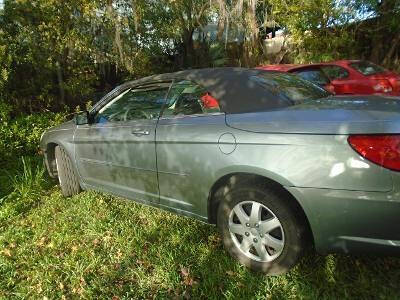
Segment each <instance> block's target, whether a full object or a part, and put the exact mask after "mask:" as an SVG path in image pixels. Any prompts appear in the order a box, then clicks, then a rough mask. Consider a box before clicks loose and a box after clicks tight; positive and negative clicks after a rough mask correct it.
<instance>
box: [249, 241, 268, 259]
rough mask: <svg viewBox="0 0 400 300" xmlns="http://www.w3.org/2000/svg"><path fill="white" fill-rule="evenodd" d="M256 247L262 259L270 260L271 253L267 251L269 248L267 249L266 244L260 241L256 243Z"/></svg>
mask: <svg viewBox="0 0 400 300" xmlns="http://www.w3.org/2000/svg"><path fill="white" fill-rule="evenodd" d="M253 245H254V248H255V249H256V251H257V254H258V256H259V257H260V259H262V260H269V256H270V255H269V253H268V252H267V249H265V245H263V243H261V241H260V242H258V243H254V244H253Z"/></svg>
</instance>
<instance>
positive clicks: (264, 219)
mask: <svg viewBox="0 0 400 300" xmlns="http://www.w3.org/2000/svg"><path fill="white" fill-rule="evenodd" d="M285 196H286V195H285V194H284V193H280V192H279V191H276V190H273V189H268V188H266V187H265V186H263V185H262V184H261V185H253V186H251V185H250V186H249V185H247V186H245V185H239V186H238V187H236V188H234V189H232V190H231V191H230V192H229V193H228V194H226V195H224V196H223V198H222V200H221V201H222V202H221V204H220V205H219V208H218V216H217V224H218V227H219V230H220V231H221V234H222V238H223V242H224V246H225V248H226V249H227V250H228V252H229V253H230V254H231V255H232V256H233V257H234V258H236V259H237V260H239V262H241V263H242V264H243V265H245V266H247V267H249V268H251V269H252V270H254V271H260V272H263V273H266V274H270V275H278V274H282V273H285V272H287V271H288V270H289V269H290V268H292V267H293V266H294V265H295V264H296V263H297V262H298V260H299V259H300V258H301V255H302V253H303V250H304V248H305V226H304V224H303V222H302V221H301V218H300V217H298V215H297V213H296V209H294V207H292V206H291V203H290V202H289V201H288V199H287V197H285Z"/></svg>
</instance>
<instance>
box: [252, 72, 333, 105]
mask: <svg viewBox="0 0 400 300" xmlns="http://www.w3.org/2000/svg"><path fill="white" fill-rule="evenodd" d="M252 80H254V81H255V82H257V83H258V84H260V85H262V86H263V87H265V88H266V89H268V91H270V92H271V93H272V94H274V95H276V96H279V97H280V98H284V99H286V100H289V101H290V102H292V104H300V103H303V102H304V101H305V100H313V99H319V98H325V97H328V96H330V95H332V94H331V93H329V92H328V91H326V90H325V89H323V88H321V87H319V86H318V85H316V84H314V83H312V82H310V81H308V80H304V79H302V78H301V77H299V76H297V75H293V74H288V73H263V74H259V75H257V76H252Z"/></svg>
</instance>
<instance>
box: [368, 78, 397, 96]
mask: <svg viewBox="0 0 400 300" xmlns="http://www.w3.org/2000/svg"><path fill="white" fill-rule="evenodd" d="M373 88H374V91H375V92H377V93H390V92H391V91H392V90H393V88H392V85H391V84H390V82H389V81H388V80H386V79H382V80H379V82H378V83H377V84H376V85H374V86H373Z"/></svg>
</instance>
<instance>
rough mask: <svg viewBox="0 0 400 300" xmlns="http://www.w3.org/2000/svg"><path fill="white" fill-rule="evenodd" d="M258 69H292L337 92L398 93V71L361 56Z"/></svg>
mask: <svg viewBox="0 0 400 300" xmlns="http://www.w3.org/2000/svg"><path fill="white" fill-rule="evenodd" d="M258 69H263V70H275V71H283V72H290V73H295V74H297V75H299V76H301V77H302V78H304V79H307V80H309V81H312V82H314V83H316V84H318V85H320V86H323V87H324V88H325V89H327V90H329V91H330V92H334V93H335V94H337V95H349V94H356V95H370V94H379V95H388V96H400V75H398V74H396V73H394V72H391V71H388V70H386V69H384V68H383V67H380V66H378V65H375V64H373V63H371V62H368V61H363V60H339V61H334V62H329V63H319V64H309V65H266V66H260V67H258Z"/></svg>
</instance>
